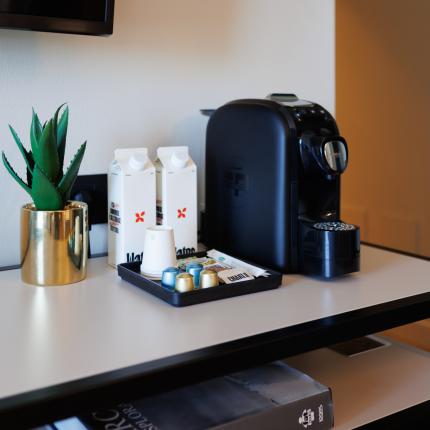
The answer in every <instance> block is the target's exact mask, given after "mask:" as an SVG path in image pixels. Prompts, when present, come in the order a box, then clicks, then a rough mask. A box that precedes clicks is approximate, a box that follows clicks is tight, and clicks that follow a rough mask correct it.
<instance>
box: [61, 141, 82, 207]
mask: <svg viewBox="0 0 430 430" xmlns="http://www.w3.org/2000/svg"><path fill="white" fill-rule="evenodd" d="M86 145H87V142H84V143H83V144H82V145H81V147H80V148H79V149H78V151H77V152H76V154H75V156H74V157H73V159H72V161H71V163H70V165H69V167H68V169H67V172H66V173H65V174H64V176H63V178H62V179H61V181H60V183H59V184H58V191H59V193H60V194H61V195H62V196H63V199H64V202H67V200H69V199H70V192H71V190H72V187H73V184H74V183H75V180H76V177H77V176H78V172H79V167H80V166H81V162H82V158H83V157H84V154H85V148H86Z"/></svg>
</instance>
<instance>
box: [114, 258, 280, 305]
mask: <svg viewBox="0 0 430 430" xmlns="http://www.w3.org/2000/svg"><path fill="white" fill-rule="evenodd" d="M192 256H196V257H204V256H206V253H205V252H199V253H197V254H193V255H189V256H187V257H186V258H188V257H192ZM179 260H180V259H179ZM140 264H141V262H140V261H134V262H131V263H123V264H118V275H119V276H120V277H121V278H122V279H124V280H125V281H127V282H130V283H131V284H133V285H134V286H136V287H138V288H140V289H141V290H144V291H146V292H147V293H150V294H152V295H153V296H156V297H158V298H159V299H161V300H164V301H165V302H166V303H169V304H170V305H172V306H176V307H182V306H190V305H196V304H198V303H205V302H211V301H213V300H221V299H227V298H229V297H236V296H242V295H244V294H251V293H258V292H260V291H267V290H274V289H276V288H278V287H280V286H281V284H282V274H281V273H279V272H274V271H273V270H269V269H264V270H267V272H268V273H269V274H270V275H269V276H267V277H265V278H264V277H260V278H255V279H252V280H251V281H243V282H236V283H234V284H220V285H219V286H217V287H211V288H204V289H201V290H194V291H189V292H186V293H178V292H177V291H172V290H169V289H167V288H165V287H163V286H162V285H161V282H160V281H153V280H151V279H148V278H145V277H144V276H143V275H141V273H140Z"/></svg>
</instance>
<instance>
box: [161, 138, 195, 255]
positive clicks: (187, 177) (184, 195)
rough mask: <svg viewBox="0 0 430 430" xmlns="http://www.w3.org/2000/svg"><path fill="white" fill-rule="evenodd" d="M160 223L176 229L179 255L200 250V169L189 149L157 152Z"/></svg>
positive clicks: (182, 148) (173, 148) (177, 253)
mask: <svg viewBox="0 0 430 430" xmlns="http://www.w3.org/2000/svg"><path fill="white" fill-rule="evenodd" d="M154 164H155V169H156V172H157V224H159V225H168V226H171V227H173V230H174V235H175V245H176V255H177V256H178V257H179V256H184V255H188V254H191V253H193V252H196V251H197V167H196V165H195V164H194V161H193V160H192V159H191V157H190V155H189V153H188V147H186V146H171V147H162V148H158V150H157V160H156V161H155V163H154Z"/></svg>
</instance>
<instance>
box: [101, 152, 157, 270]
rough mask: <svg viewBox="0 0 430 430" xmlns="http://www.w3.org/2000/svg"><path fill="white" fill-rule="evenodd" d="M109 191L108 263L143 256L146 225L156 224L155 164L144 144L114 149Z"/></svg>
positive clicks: (115, 263) (114, 264)
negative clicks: (139, 146) (138, 146)
mask: <svg viewBox="0 0 430 430" xmlns="http://www.w3.org/2000/svg"><path fill="white" fill-rule="evenodd" d="M108 194H109V198H108V205H109V208H108V211H109V213H108V223H109V225H108V230H109V231H108V251H109V259H108V261H109V264H110V265H111V266H114V267H115V266H116V265H117V264H120V263H125V262H131V261H137V260H142V257H143V245H144V241H145V232H146V228H147V227H152V226H154V225H156V211H155V168H154V165H153V164H152V163H151V161H150V160H149V158H148V152H147V149H146V148H131V149H117V150H116V151H115V156H114V160H113V161H112V163H111V165H110V168H109V177H108Z"/></svg>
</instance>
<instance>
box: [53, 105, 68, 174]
mask: <svg viewBox="0 0 430 430" xmlns="http://www.w3.org/2000/svg"><path fill="white" fill-rule="evenodd" d="M65 105H66V103H63V104H62V105H61V106H60V107H59V108H58V109H57V111H56V112H55V115H54V125H55V129H54V133H55V136H56V139H57V148H58V159H59V160H60V165H61V169H63V164H64V154H65V151H66V136H67V125H68V122H69V108H68V106H66V108H65V109H64V111H63V113H62V114H61V117H60V120H58V115H59V114H60V111H61V108H62V107H63V106H65Z"/></svg>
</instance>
